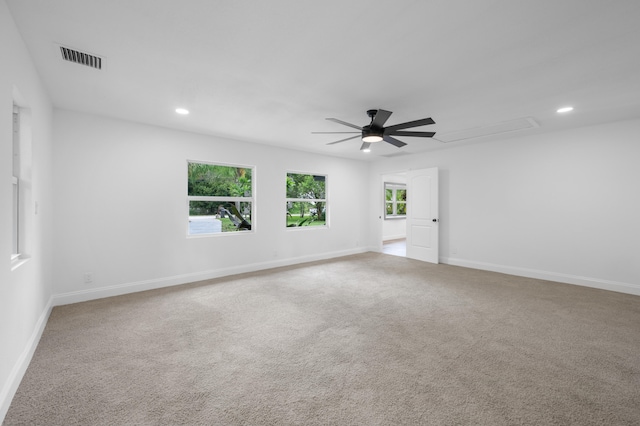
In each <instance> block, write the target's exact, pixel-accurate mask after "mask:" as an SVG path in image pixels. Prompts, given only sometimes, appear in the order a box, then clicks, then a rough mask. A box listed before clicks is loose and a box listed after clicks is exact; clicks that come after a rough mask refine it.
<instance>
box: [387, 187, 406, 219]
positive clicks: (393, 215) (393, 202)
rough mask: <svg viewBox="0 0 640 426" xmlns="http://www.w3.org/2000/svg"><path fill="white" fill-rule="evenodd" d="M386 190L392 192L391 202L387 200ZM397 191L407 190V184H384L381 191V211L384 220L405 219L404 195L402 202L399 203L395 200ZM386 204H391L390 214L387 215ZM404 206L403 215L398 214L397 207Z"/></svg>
mask: <svg viewBox="0 0 640 426" xmlns="http://www.w3.org/2000/svg"><path fill="white" fill-rule="evenodd" d="M387 190H391V191H392V196H391V200H387ZM398 190H404V191H405V192H406V190H407V184H406V183H401V182H385V183H384V186H383V191H382V200H383V203H384V205H383V209H384V219H385V220H394V219H406V218H407V200H406V195H405V200H404V201H399V200H398V199H397V194H398V192H397V191H398ZM387 204H391V205H392V206H393V207H392V213H391V214H389V213H387ZM399 204H401V205H404V213H401V214H398V205H399Z"/></svg>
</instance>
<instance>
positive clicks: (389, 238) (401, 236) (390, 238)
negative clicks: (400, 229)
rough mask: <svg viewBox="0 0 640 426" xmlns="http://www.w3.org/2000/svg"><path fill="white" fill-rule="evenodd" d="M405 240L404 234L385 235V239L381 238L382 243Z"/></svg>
mask: <svg viewBox="0 0 640 426" xmlns="http://www.w3.org/2000/svg"><path fill="white" fill-rule="evenodd" d="M405 238H407V235H406V234H399V235H387V236H386V237H384V238H382V241H384V242H387V241H393V240H403V239H405Z"/></svg>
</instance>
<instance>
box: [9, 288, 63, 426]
mask: <svg viewBox="0 0 640 426" xmlns="http://www.w3.org/2000/svg"><path fill="white" fill-rule="evenodd" d="M51 309H53V298H50V299H49V301H48V302H47V304H46V305H45V307H44V309H43V310H42V313H41V314H40V318H38V321H37V322H36V325H35V327H34V328H33V332H32V333H31V337H30V338H29V340H28V341H27V345H26V346H25V348H24V350H23V351H22V353H21V354H20V357H19V358H18V360H17V361H16V363H15V365H14V366H13V368H12V369H11V372H10V373H9V377H8V378H7V381H6V382H5V384H4V386H3V388H2V390H0V424H1V423H2V422H3V421H4V418H5V416H6V415H7V412H8V411H9V406H10V405H11V401H12V400H13V397H14V396H15V394H16V391H17V390H18V386H20V382H21V381H22V378H23V377H24V373H25V372H26V371H27V367H29V363H31V358H33V354H34V353H35V351H36V348H37V347H38V342H40V337H42V333H43V332H44V328H45V326H46V325H47V321H48V320H49V315H51Z"/></svg>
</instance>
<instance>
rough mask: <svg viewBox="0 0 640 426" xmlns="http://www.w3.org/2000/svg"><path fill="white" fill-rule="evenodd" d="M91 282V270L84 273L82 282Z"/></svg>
mask: <svg viewBox="0 0 640 426" xmlns="http://www.w3.org/2000/svg"><path fill="white" fill-rule="evenodd" d="M92 282H93V272H85V273H84V283H85V284H91V283H92Z"/></svg>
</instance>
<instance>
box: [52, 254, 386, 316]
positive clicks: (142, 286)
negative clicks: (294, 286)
mask: <svg viewBox="0 0 640 426" xmlns="http://www.w3.org/2000/svg"><path fill="white" fill-rule="evenodd" d="M367 251H377V250H376V249H375V248H374V249H372V248H371V247H359V248H355V249H351V250H342V251H337V252H329V253H322V254H314V255H309V256H300V257H294V258H288V259H274V260H270V261H268V262H259V263H252V264H249V265H242V266H233V267H230V268H222V269H215V270H210V271H200V272H193V273H189V274H182V275H175V276H172V277H163V278H157V279H151V280H144V281H137V282H132V283H124V284H117V285H112V286H108V287H100V288H93V289H87V290H79V291H72V292H68V293H61V294H56V295H54V296H53V306H60V305H68V304H71V303H78V302H86V301H88V300H95V299H102V298H105V297H112V296H120V295H123V294H129V293H136V292H139V291H146V290H154V289H157V288H163V287H171V286H174V285H180V284H187V283H192V282H196V281H203V280H210V279H213V278H220V277H226V276H230V275H236V274H243V273H245V272H255V271H261V270H264V269H271V268H278V267H281V266H290V265H297V264H299V263H306V262H313V261H316V260H325V259H331V258H334V257H341V256H348V255H351V254H358V253H364V252H367Z"/></svg>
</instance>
